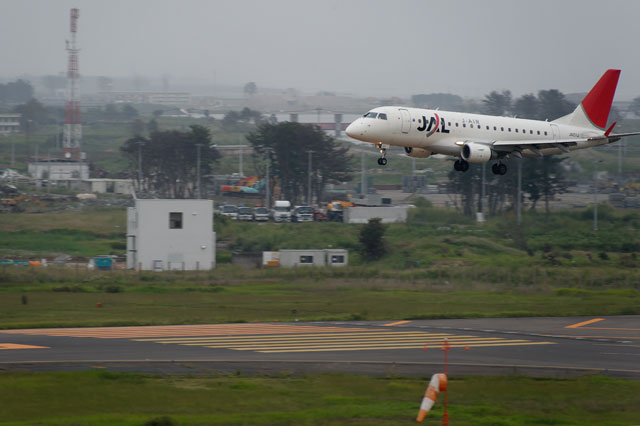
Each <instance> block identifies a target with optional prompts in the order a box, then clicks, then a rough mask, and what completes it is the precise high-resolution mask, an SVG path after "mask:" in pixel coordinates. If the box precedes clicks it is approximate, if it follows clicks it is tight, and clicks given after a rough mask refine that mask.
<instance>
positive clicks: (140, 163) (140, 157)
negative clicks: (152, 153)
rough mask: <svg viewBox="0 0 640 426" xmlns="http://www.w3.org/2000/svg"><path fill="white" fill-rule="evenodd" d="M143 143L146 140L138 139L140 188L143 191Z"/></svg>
mask: <svg viewBox="0 0 640 426" xmlns="http://www.w3.org/2000/svg"><path fill="white" fill-rule="evenodd" d="M142 145H144V141H142V140H139V141H138V190H139V191H142Z"/></svg>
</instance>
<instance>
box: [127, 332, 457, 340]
mask: <svg viewBox="0 0 640 426" xmlns="http://www.w3.org/2000/svg"><path fill="white" fill-rule="evenodd" d="M400 333H402V335H403V336H411V335H415V336H436V337H438V336H439V337H441V338H445V337H447V336H449V334H446V333H425V332H424V331H404V332H397V331H389V332H360V333H314V334H295V335H294V336H293V337H291V336H289V335H282V336H280V335H278V334H269V335H254V336H225V337H217V336H206V337H196V338H184V337H175V338H171V339H135V341H136V342H157V343H177V342H197V341H207V340H212V339H215V340H219V341H224V340H230V341H238V340H256V339H272V338H274V337H282V338H308V339H316V338H318V339H322V338H324V337H331V338H336V339H339V338H345V339H351V338H353V337H362V336H365V337H377V336H398V335H399V334H400ZM465 337H470V336H465Z"/></svg>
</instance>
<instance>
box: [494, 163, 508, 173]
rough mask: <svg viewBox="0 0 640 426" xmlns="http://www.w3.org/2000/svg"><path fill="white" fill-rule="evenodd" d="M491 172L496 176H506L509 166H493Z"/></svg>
mask: <svg viewBox="0 0 640 426" xmlns="http://www.w3.org/2000/svg"><path fill="white" fill-rule="evenodd" d="M491 171H492V172H493V174H494V175H505V174H507V166H506V165H505V164H502V163H495V164H494V165H493V166H491Z"/></svg>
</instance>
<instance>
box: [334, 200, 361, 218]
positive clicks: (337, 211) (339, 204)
mask: <svg viewBox="0 0 640 426" xmlns="http://www.w3.org/2000/svg"><path fill="white" fill-rule="evenodd" d="M353 206H355V204H353V203H352V202H350V201H342V200H333V201H331V202H330V203H329V205H328V206H327V216H328V219H329V221H332V222H342V220H343V218H344V209H345V208H347V207H353Z"/></svg>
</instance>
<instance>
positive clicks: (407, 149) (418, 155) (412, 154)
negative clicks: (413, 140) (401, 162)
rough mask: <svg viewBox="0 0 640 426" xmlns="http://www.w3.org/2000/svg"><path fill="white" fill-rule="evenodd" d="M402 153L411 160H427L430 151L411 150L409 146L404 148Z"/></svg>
mask: <svg viewBox="0 0 640 426" xmlns="http://www.w3.org/2000/svg"><path fill="white" fill-rule="evenodd" d="M404 152H406V153H407V155H408V156H409V157H412V158H427V157H428V156H430V155H431V151H427V150H426V149H423V148H413V147H411V146H405V147H404Z"/></svg>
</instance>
